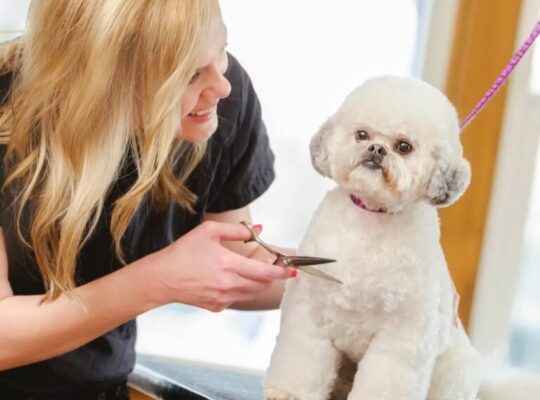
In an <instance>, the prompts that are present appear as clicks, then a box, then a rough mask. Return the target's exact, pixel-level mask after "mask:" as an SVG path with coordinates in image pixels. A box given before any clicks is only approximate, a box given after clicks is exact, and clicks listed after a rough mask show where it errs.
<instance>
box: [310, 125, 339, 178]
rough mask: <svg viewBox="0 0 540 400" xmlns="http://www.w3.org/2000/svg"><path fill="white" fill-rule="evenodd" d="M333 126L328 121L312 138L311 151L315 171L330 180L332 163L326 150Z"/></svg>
mask: <svg viewBox="0 0 540 400" xmlns="http://www.w3.org/2000/svg"><path fill="white" fill-rule="evenodd" d="M332 130H333V124H332V121H331V120H330V119H328V120H327V121H326V122H325V123H324V124H323V125H322V126H321V127H320V129H319V130H318V132H317V133H316V134H315V135H314V136H313V138H311V142H310V144H309V150H310V152H311V162H312V164H313V167H314V168H315V170H316V171H317V172H318V173H319V174H321V175H322V176H326V177H328V178H330V163H329V161H328V150H327V148H326V140H327V139H328V136H329V135H330V134H331V133H332Z"/></svg>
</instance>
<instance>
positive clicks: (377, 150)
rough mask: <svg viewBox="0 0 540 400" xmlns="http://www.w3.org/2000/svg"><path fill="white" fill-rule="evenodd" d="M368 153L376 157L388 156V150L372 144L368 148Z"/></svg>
mask: <svg viewBox="0 0 540 400" xmlns="http://www.w3.org/2000/svg"><path fill="white" fill-rule="evenodd" d="M368 151H369V152H370V153H371V154H373V155H374V156H378V157H381V158H382V157H384V156H385V155H386V149H385V148H384V147H383V146H381V145H379V144H372V145H371V146H369V147H368Z"/></svg>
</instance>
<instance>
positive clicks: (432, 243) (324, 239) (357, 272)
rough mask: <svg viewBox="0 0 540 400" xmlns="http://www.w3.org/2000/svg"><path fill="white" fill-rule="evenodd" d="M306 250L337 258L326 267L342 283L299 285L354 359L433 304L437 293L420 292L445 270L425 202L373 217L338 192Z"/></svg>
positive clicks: (314, 225)
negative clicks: (381, 333) (394, 323)
mask: <svg viewBox="0 0 540 400" xmlns="http://www.w3.org/2000/svg"><path fill="white" fill-rule="evenodd" d="M300 253H301V254H306V255H316V256H320V257H329V258H334V259H336V260H338V261H337V262H336V263H334V264H331V265H327V266H322V267H320V269H322V270H324V271H327V272H328V273H330V274H332V275H333V276H335V277H337V278H338V279H340V280H341V281H343V285H339V284H335V283H332V282H326V281H321V280H320V279H318V278H313V277H310V276H303V277H302V278H303V279H302V280H303V282H301V284H302V285H306V286H309V287H307V288H306V289H307V290H308V291H309V292H310V293H311V294H312V299H316V300H314V301H315V303H316V304H314V307H313V309H314V310H317V314H318V315H317V320H318V324H319V325H320V327H321V328H322V329H323V330H324V331H325V333H326V335H328V336H329V337H330V338H331V339H332V340H333V341H334V344H335V345H336V346H337V347H338V348H340V349H341V350H342V351H344V352H346V353H347V354H348V355H349V357H351V358H352V359H355V358H360V357H361V354H363V353H364V351H365V349H366V348H367V346H368V345H369V342H370V340H371V337H372V336H373V335H374V334H375V333H376V332H377V330H378V329H380V327H381V325H382V324H384V323H385V322H386V321H388V320H389V319H391V318H393V317H395V316H398V317H399V316H403V315H404V314H406V313H407V310H408V309H409V308H413V307H415V304H418V302H419V301H423V300H427V299H430V300H431V301H433V300H432V295H433V293H430V294H428V293H426V294H425V295H424V294H423V293H422V292H421V291H422V287H423V286H425V285H423V284H422V282H423V281H427V282H430V285H429V286H431V288H430V287H427V288H426V291H430V290H432V289H433V286H432V285H433V284H435V285H437V282H438V281H439V280H440V278H439V277H438V276H436V275H440V274H441V272H442V271H443V270H445V269H446V265H445V263H444V259H443V257H442V252H441V251H440V246H439V222H438V217H437V214H436V211H435V210H434V209H433V208H432V207H429V206H427V205H422V204H419V205H415V206H412V208H411V209H408V210H406V211H404V212H403V213H401V214H397V215H389V214H383V213H374V212H369V211H366V210H363V209H361V208H358V207H357V206H356V205H354V204H353V203H352V201H351V200H350V198H349V195H348V193H346V192H344V191H343V190H341V189H339V188H336V189H334V190H333V191H331V192H329V193H328V194H327V195H326V197H325V199H324V200H323V201H322V203H321V205H320V207H319V209H318V210H317V212H316V213H315V216H314V219H313V220H312V222H311V224H310V227H309V229H308V232H307V233H306V236H305V238H304V241H303V243H302V245H301V248H300Z"/></svg>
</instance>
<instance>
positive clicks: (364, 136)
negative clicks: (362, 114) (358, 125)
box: [355, 129, 369, 142]
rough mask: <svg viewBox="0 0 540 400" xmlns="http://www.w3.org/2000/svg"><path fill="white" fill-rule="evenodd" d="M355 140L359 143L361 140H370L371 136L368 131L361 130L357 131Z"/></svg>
mask: <svg viewBox="0 0 540 400" xmlns="http://www.w3.org/2000/svg"><path fill="white" fill-rule="evenodd" d="M355 138H356V141H357V142H359V141H361V140H368V139H369V135H368V133H367V132H366V131H364V130H363V129H360V130H358V131H356V133H355Z"/></svg>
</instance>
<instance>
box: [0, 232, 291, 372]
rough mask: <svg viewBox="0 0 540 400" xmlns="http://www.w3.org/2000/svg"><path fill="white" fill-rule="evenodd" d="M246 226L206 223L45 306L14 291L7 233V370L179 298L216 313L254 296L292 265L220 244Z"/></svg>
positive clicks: (0, 311) (1, 283)
mask: <svg viewBox="0 0 540 400" xmlns="http://www.w3.org/2000/svg"><path fill="white" fill-rule="evenodd" d="M249 237H250V233H249V231H248V230H247V229H246V228H245V227H244V226H242V225H240V224H219V223H204V224H202V225H200V226H199V227H197V228H195V229H194V230H192V231H190V232H188V233H187V234H186V235H184V236H182V237H181V238H180V239H178V240H177V241H176V242H174V243H173V244H171V245H170V246H168V247H166V248H164V249H163V250H160V251H158V252H156V253H153V254H150V255H148V256H146V257H144V258H142V259H140V260H138V261H136V262H134V263H132V264H130V265H127V266H125V267H124V268H121V269H120V270H118V271H116V272H114V273H111V274H109V275H106V276H104V277H102V278H99V279H96V280H95V281H92V282H90V283H87V284H85V285H83V286H80V287H78V288H76V289H75V290H74V291H73V293H70V294H63V295H62V296H60V298H58V299H57V300H55V301H53V302H48V303H41V300H42V298H43V296H41V295H36V296H17V295H13V294H12V291H11V288H10V286H9V282H8V279H7V276H8V274H7V271H8V260H7V256H6V249H5V245H4V240H3V237H2V236H0V288H1V289H0V290H1V296H0V370H5V369H9V368H14V367H17V366H20V365H25V364H30V363H33V362H37V361H41V360H44V359H47V358H51V357H54V356H57V355H60V354H63V353H65V352H68V351H70V350H73V349H75V348H77V347H80V346H81V345H83V344H85V343H87V342H89V341H91V340H93V339H95V338H96V337H99V336H101V335H102V334H104V333H106V332H108V331H110V330H111V329H113V328H115V327H117V326H118V325H120V324H122V323H124V322H126V321H128V320H130V319H133V318H134V317H136V316H137V315H139V314H141V313H143V312H145V311H147V310H150V309H152V308H154V307H157V306H160V305H163V304H168V303H172V302H179V303H184V304H190V305H194V306H197V307H202V308H206V309H208V310H212V311H220V310H222V309H224V308H226V307H229V306H230V305H231V304H233V303H237V302H245V301H251V300H253V299H254V298H255V297H256V296H257V295H258V294H259V293H260V292H261V291H264V290H265V289H267V288H269V287H270V286H271V284H272V282H273V281H275V280H279V279H286V278H288V277H290V276H291V270H290V269H286V268H283V267H279V266H274V265H271V264H265V263H262V262H259V261H256V260H251V259H249V258H245V257H242V256H240V255H238V254H235V253H234V252H232V251H230V250H228V249H226V248H225V247H223V246H222V245H221V241H243V240H247V239H248V238H249Z"/></svg>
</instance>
